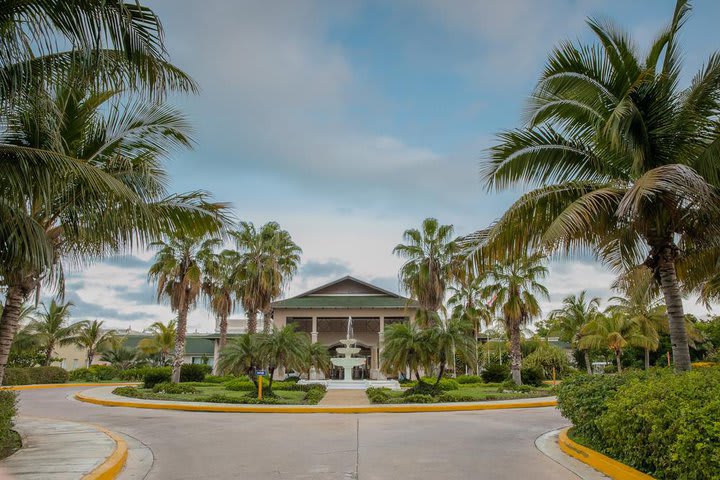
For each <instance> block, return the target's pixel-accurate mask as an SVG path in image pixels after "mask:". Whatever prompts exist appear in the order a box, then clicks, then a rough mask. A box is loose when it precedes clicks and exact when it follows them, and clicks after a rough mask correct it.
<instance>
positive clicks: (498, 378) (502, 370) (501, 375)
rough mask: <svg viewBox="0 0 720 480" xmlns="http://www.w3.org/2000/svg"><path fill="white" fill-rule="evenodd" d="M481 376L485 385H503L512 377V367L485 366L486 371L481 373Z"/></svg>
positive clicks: (496, 364)
mask: <svg viewBox="0 0 720 480" xmlns="http://www.w3.org/2000/svg"><path fill="white" fill-rule="evenodd" d="M480 376H481V377H482V379H483V381H484V382H485V383H493V382H497V383H502V382H504V381H505V380H507V379H508V377H510V367H508V366H507V365H500V364H499V363H491V364H489V365H485V369H484V370H483V371H482V372H481V373H480Z"/></svg>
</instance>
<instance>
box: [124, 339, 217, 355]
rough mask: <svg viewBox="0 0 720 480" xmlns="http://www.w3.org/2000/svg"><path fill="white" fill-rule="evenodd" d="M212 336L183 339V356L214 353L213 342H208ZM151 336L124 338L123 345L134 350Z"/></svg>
mask: <svg viewBox="0 0 720 480" xmlns="http://www.w3.org/2000/svg"><path fill="white" fill-rule="evenodd" d="M212 335H213V334H208V335H203V336H202V337H201V336H194V335H188V336H187V337H185V355H209V356H212V355H213V354H214V353H215V352H214V342H213V341H212V340H210V338H212ZM151 337H152V335H128V336H127V337H125V343H124V345H125V346H126V347H128V348H135V347H137V344H138V343H139V342H140V340H142V339H143V338H151Z"/></svg>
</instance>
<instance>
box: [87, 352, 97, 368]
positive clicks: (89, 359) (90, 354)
mask: <svg viewBox="0 0 720 480" xmlns="http://www.w3.org/2000/svg"><path fill="white" fill-rule="evenodd" d="M93 358H95V352H93V351H92V350H88V356H87V362H88V364H87V366H88V368H90V367H91V366H92V362H93Z"/></svg>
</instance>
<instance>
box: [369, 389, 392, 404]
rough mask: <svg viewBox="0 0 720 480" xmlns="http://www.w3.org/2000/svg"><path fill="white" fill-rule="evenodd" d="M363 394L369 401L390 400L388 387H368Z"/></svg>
mask: <svg viewBox="0 0 720 480" xmlns="http://www.w3.org/2000/svg"><path fill="white" fill-rule="evenodd" d="M365 394H366V395H367V397H368V400H370V403H388V402H389V401H390V389H389V388H376V387H370V388H368V389H367V390H365Z"/></svg>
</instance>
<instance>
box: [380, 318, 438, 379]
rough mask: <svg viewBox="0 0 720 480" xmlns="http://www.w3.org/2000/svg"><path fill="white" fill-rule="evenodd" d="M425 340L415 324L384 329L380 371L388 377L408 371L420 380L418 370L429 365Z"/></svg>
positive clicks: (395, 325) (404, 323) (428, 350)
mask: <svg viewBox="0 0 720 480" xmlns="http://www.w3.org/2000/svg"><path fill="white" fill-rule="evenodd" d="M429 357H430V349H429V345H428V342H427V338H426V337H425V334H424V333H423V331H422V330H420V328H418V326H417V325H416V324H415V323H407V322H403V323H393V324H392V325H389V326H388V327H387V328H386V329H385V337H384V343H383V351H382V354H381V360H382V369H383V371H384V372H385V373H387V374H389V375H394V374H396V373H398V372H405V369H409V370H410V374H411V375H412V374H413V373H414V374H415V376H416V377H417V379H418V381H421V379H420V368H422V367H425V366H427V365H428V364H429Z"/></svg>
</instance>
